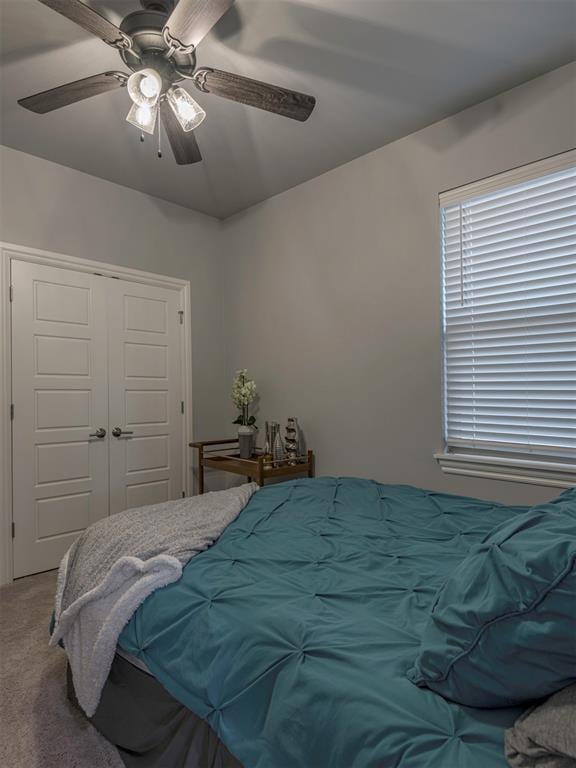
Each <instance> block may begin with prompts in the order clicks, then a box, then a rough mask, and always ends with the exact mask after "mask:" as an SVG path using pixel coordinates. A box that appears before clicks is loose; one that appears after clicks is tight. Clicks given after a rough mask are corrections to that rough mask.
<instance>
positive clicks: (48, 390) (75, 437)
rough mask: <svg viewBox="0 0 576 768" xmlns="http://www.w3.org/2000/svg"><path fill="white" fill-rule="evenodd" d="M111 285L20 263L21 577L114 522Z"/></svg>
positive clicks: (17, 568) (16, 434)
mask: <svg viewBox="0 0 576 768" xmlns="http://www.w3.org/2000/svg"><path fill="white" fill-rule="evenodd" d="M108 282H109V281H107V280H105V279H103V278H100V277H96V276H94V275H90V274H84V273H80V272H73V271H70V270H67V269H59V268H54V267H47V266H40V265H37V264H33V263H28V262H21V261H14V262H13V263H12V286H13V291H14V300H13V305H12V358H13V365H12V377H13V378H12V384H13V397H12V400H13V403H14V421H13V425H12V427H13V484H14V485H13V493H14V512H13V514H14V521H15V538H14V576H15V577H18V576H25V575H27V574H30V573H36V572H39V571H45V570H48V569H51V568H55V567H56V566H57V565H58V563H59V561H60V559H61V557H62V556H63V555H64V553H65V552H66V550H67V549H68V547H69V546H70V544H71V543H72V542H73V541H74V539H75V538H76V537H77V535H78V534H79V533H80V532H81V531H82V530H83V529H84V528H86V527H87V526H88V525H89V524H91V523H93V522H95V521H96V520H98V519H100V518H101V517H104V516H106V515H107V514H108V447H107V445H108V436H107V435H106V436H105V437H101V438H99V437H96V436H91V434H92V433H94V432H95V431H96V430H97V429H98V428H101V429H107V425H108V405H107V360H106V344H107V340H106V327H105V323H106V285H107V283H108ZM100 434H102V433H100Z"/></svg>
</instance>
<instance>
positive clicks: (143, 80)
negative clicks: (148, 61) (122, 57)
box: [127, 69, 162, 107]
mask: <svg viewBox="0 0 576 768" xmlns="http://www.w3.org/2000/svg"><path fill="white" fill-rule="evenodd" d="M127 88H128V93H129V95H130V98H131V99H132V101H133V102H134V104H138V105H139V106H141V107H153V106H154V104H156V102H157V101H158V97H159V96H160V92H161V90H162V78H161V77H160V75H159V74H158V72H156V70H154V69H141V70H140V71H139V72H134V73H132V74H131V75H130V77H129V78H128V84H127Z"/></svg>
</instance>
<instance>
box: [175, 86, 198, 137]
mask: <svg viewBox="0 0 576 768" xmlns="http://www.w3.org/2000/svg"><path fill="white" fill-rule="evenodd" d="M166 98H167V99H168V103H169V104H170V106H171V107H172V111H173V112H174V114H175V115H176V118H177V120H178V122H179V123H180V125H181V126H182V130H183V131H186V132H188V131H193V130H194V128H198V126H199V125H200V123H201V122H202V121H203V120H204V118H205V117H206V112H204V110H203V109H202V107H201V106H200V104H198V103H197V102H195V101H194V99H193V98H192V96H190V94H189V93H188V92H187V91H185V90H184V88H170V90H169V91H168V93H167V94H166Z"/></svg>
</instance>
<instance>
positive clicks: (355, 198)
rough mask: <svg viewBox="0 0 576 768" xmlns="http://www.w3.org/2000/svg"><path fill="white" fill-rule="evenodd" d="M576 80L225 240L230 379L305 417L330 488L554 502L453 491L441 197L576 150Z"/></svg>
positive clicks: (477, 489)
mask: <svg viewBox="0 0 576 768" xmlns="http://www.w3.org/2000/svg"><path fill="white" fill-rule="evenodd" d="M575 85H576V65H569V66H567V67H563V68H561V69H559V70H556V71H555V72H552V73H550V74H548V75H545V76H543V77H541V78H538V79H536V80H533V81H531V82H529V83H527V84H525V85H522V86H520V87H518V88H515V89H513V90H511V91H508V92H507V93H504V94H502V95H500V96H498V97H497V98H494V99H491V100H489V101H487V102H485V103H483V104H480V105H478V106H476V107H473V108H471V109H468V110H466V111H464V112H462V113H460V114H458V115H455V116H454V117H451V118H448V119H446V120H443V121H442V122H439V123H436V124H435V125H432V126H430V127H428V128H425V129H424V130H421V131H419V132H418V133H415V134H413V135H411V136H409V137H407V138H405V139H401V140H400V141H397V142H395V143H393V144H389V145H388V146H386V147H383V148H382V149H379V150H377V151H375V152H372V153H371V154H369V155H365V156H364V157H361V158H359V159H358V160H354V161H353V162H351V163H348V164H347V165H344V166H342V167H340V168H338V169H336V170H333V171H331V172H329V173H327V174H325V175H323V176H320V177H318V178H316V179H314V180H312V181H310V182H307V183H305V184H303V185H301V186H299V187H296V188H294V189H292V190H290V191H288V192H285V193H284V194H282V195H279V196H277V197H275V198H272V199H270V200H268V201H266V202H265V203H262V204H260V205H258V206H256V207H254V208H251V209H249V210H248V211H246V212H244V213H241V214H239V215H237V216H235V217H234V218H232V219H229V220H227V222H225V224H224V240H225V242H224V247H223V255H224V258H225V307H226V315H225V328H226V338H227V343H228V354H227V359H228V363H229V373H230V374H231V373H232V372H233V371H234V370H235V369H236V368H239V367H248V368H249V370H250V373H251V374H253V375H254V377H255V378H256V380H257V383H258V385H259V389H260V391H261V393H262V403H263V405H262V408H261V413H260V416H259V421H260V422H261V423H262V422H263V420H264V419H265V418H268V419H270V418H276V419H281V420H284V419H285V418H286V416H288V415H292V414H293V415H296V416H298V417H300V420H301V424H302V427H303V428H304V431H305V434H306V437H307V439H308V442H309V445H310V446H311V447H313V448H314V449H315V450H316V451H317V454H318V470H319V472H320V473H326V474H344V475H360V476H365V477H374V478H377V479H379V480H382V481H388V482H401V483H411V484H415V485H420V486H425V487H429V488H435V489H441V490H446V491H450V492H455V493H463V494H469V495H474V496H480V497H484V498H493V499H500V500H502V501H508V502H511V503H525V502H535V501H538V500H541V499H544V498H547V497H551V496H554V495H555V494H556V493H557V491H555V490H553V489H542V488H538V487H536V486H530V485H521V484H513V483H503V482H495V481H488V480H474V479H472V478H458V479H456V478H454V477H450V476H448V475H443V474H442V473H441V471H440V469H439V468H438V466H437V465H436V462H435V461H434V460H433V458H432V454H433V453H434V451H437V450H438V449H439V448H440V447H441V444H442V438H441V419H440V287H439V284H440V274H439V249H438V237H439V233H438V202H437V201H438V193H439V192H440V191H442V190H446V189H449V188H452V187H456V186H459V185H462V184H466V183H468V182H471V181H474V180H477V179H480V178H482V177H485V176H489V175H492V174H495V173H498V172H501V171H504V170H508V169H510V168H513V167H515V166H518V165H522V164H525V163H529V162H532V161H535V160H539V159H541V158H544V157H547V156H549V155H552V154H555V153H559V152H562V151H565V150H568V149H570V148H573V147H574V145H575V143H576V141H575V139H576V101H575Z"/></svg>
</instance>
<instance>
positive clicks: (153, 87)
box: [140, 75, 160, 99]
mask: <svg viewBox="0 0 576 768" xmlns="http://www.w3.org/2000/svg"><path fill="white" fill-rule="evenodd" d="M140 90H141V91H142V93H143V94H144V96H146V97H147V98H148V99H153V98H154V96H158V94H159V93H160V84H159V83H158V80H156V78H154V77H150V76H149V75H146V77H143V78H142V80H141V81H140Z"/></svg>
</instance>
